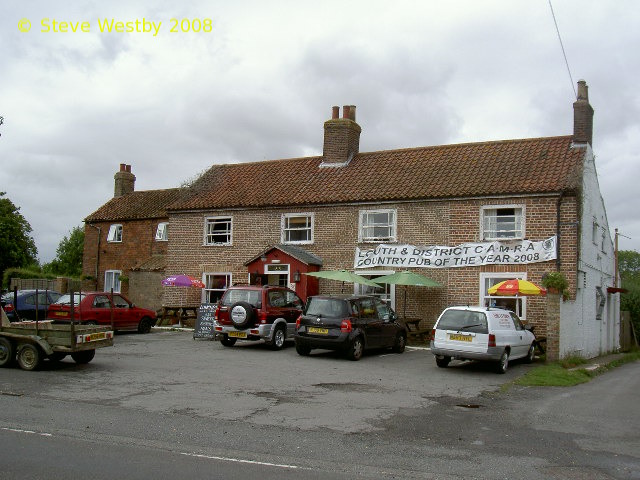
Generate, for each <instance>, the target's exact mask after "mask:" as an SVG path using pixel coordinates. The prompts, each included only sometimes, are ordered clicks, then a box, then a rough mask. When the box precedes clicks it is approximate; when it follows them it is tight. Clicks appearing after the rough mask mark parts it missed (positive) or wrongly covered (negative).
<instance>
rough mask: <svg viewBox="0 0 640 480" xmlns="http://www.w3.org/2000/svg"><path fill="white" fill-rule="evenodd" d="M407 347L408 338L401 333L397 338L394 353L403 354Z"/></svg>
mask: <svg viewBox="0 0 640 480" xmlns="http://www.w3.org/2000/svg"><path fill="white" fill-rule="evenodd" d="M406 346H407V337H406V336H405V335H404V334H403V333H399V334H398V336H397V337H396V344H395V345H394V346H393V352H394V353H402V352H404V349H405V347H406Z"/></svg>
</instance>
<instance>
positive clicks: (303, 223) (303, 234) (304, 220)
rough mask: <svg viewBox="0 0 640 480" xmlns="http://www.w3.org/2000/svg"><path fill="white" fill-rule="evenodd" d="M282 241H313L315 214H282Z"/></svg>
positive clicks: (294, 242) (292, 242) (290, 242)
mask: <svg viewBox="0 0 640 480" xmlns="http://www.w3.org/2000/svg"><path fill="white" fill-rule="evenodd" d="M281 230H282V233H281V241H282V243H289V244H304V243H313V214H311V213H286V214H284V215H282V228H281Z"/></svg>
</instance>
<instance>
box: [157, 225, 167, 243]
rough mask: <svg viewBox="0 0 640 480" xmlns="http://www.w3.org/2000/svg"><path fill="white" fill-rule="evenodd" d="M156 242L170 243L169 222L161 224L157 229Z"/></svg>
mask: <svg viewBox="0 0 640 480" xmlns="http://www.w3.org/2000/svg"><path fill="white" fill-rule="evenodd" d="M155 240H156V242H168V241H169V222H160V223H158V226H157V227H156V236H155Z"/></svg>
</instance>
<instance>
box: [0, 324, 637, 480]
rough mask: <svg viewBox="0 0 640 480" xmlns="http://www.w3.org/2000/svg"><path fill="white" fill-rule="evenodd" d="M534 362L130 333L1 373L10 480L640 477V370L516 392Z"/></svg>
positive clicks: (3, 451) (0, 423)
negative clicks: (226, 343)
mask: <svg viewBox="0 0 640 480" xmlns="http://www.w3.org/2000/svg"><path fill="white" fill-rule="evenodd" d="M528 368H530V366H528V365H521V364H517V363H514V364H512V365H511V367H510V371H509V372H508V373H507V375H497V374H495V373H493V372H492V370H491V369H490V368H487V367H486V366H483V365H479V364H469V363H466V364H458V365H455V366H453V367H452V368H448V369H438V368H437V367H436V366H435V362H434V360H433V357H432V355H431V354H430V352H428V351H425V350H409V351H407V352H406V353H404V354H402V355H395V354H390V353H387V352H375V353H373V354H370V355H367V356H365V357H364V358H363V359H362V360H361V361H359V362H350V361H347V360H344V359H342V358H341V357H339V356H337V355H335V354H333V353H318V354H315V353H314V354H313V355H312V356H311V357H299V356H298V355H297V354H296V353H295V349H293V348H292V347H289V348H286V349H285V350H284V351H281V352H272V351H269V350H268V349H266V348H265V347H264V346H261V345H259V344H250V345H244V346H236V347H233V348H231V349H228V348H225V347H222V346H221V345H220V344H219V343H214V342H209V341H194V340H192V339H191V336H190V335H189V334H187V333H183V332H154V333H152V334H151V335H135V334H126V335H118V336H117V337H116V346H115V347H114V348H111V349H102V350H99V351H98V352H97V354H96V358H95V359H94V361H93V362H92V363H91V364H89V365H75V364H74V363H73V362H71V361H67V360H65V361H64V362H62V364H61V365H59V366H48V367H46V368H45V369H43V370H42V371H39V372H24V371H21V370H18V369H15V368H12V369H2V370H0V465H2V466H3V467H2V468H1V469H0V478H49V477H54V476H58V477H61V476H64V478H70V479H73V478H87V476H88V477H89V478H113V477H114V476H118V477H122V478H158V479H159V478H173V479H176V478H190V479H196V478H247V477H249V476H251V477H252V478H253V477H255V476H257V475H260V476H261V477H264V478H265V479H270V478H347V477H349V478H353V477H357V478H482V479H485V478H487V479H488V478H491V479H493V478H519V479H546V478H549V479H565V478H566V479H573V478H586V479H611V478H616V479H637V478H640V440H639V435H638V433H637V432H638V431H639V427H640V426H639V425H638V418H640V417H639V415H638V414H639V413H640V412H639V406H638V402H637V392H638V391H640V388H639V387H640V385H638V381H639V379H640V375H639V373H640V364H639V363H635V364H631V365H626V366H623V367H620V368H618V369H615V370H614V371H611V372H608V373H606V374H605V375H602V376H600V377H598V378H596V379H595V380H593V381H592V382H590V383H589V384H586V385H582V386H578V387H573V388H568V389H553V388H513V387H512V388H511V389H509V390H508V391H507V392H506V393H504V392H502V393H501V392H500V387H501V385H502V384H503V383H504V382H508V381H509V380H510V379H513V378H515V377H516V376H518V375H520V374H522V373H524V372H525V371H526V370H527V369H528ZM474 407H476V408H474ZM29 432H31V433H29ZM43 463H46V469H43ZM87 472H91V473H90V475H87ZM45 473H47V474H46V475H45Z"/></svg>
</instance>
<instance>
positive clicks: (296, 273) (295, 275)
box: [293, 270, 300, 283]
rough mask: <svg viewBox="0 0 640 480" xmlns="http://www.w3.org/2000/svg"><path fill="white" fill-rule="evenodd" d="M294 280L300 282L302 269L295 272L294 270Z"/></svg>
mask: <svg viewBox="0 0 640 480" xmlns="http://www.w3.org/2000/svg"><path fill="white" fill-rule="evenodd" d="M293 281H294V282H295V283H298V282H300V270H296V271H295V272H293Z"/></svg>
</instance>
